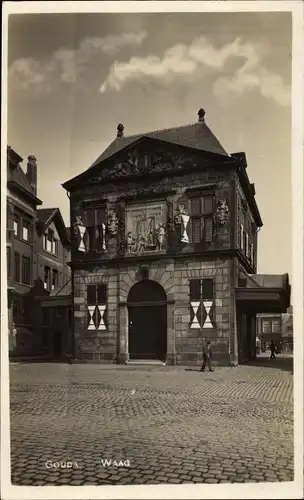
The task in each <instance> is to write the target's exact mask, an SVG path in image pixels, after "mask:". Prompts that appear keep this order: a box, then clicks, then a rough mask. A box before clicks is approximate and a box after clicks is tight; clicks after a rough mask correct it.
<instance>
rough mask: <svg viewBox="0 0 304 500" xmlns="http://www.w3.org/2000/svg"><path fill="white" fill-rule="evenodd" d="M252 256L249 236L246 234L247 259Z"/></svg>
mask: <svg viewBox="0 0 304 500" xmlns="http://www.w3.org/2000/svg"><path fill="white" fill-rule="evenodd" d="M249 256H250V253H249V235H248V233H246V257H249Z"/></svg>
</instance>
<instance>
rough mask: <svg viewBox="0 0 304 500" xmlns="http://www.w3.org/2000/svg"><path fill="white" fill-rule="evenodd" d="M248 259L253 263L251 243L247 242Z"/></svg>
mask: <svg viewBox="0 0 304 500" xmlns="http://www.w3.org/2000/svg"><path fill="white" fill-rule="evenodd" d="M249 259H250V262H251V263H252V264H253V244H252V243H250V244H249Z"/></svg>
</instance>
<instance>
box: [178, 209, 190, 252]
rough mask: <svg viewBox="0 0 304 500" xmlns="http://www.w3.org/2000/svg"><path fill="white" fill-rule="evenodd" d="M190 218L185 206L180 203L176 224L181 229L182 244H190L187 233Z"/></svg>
mask: <svg viewBox="0 0 304 500" xmlns="http://www.w3.org/2000/svg"><path fill="white" fill-rule="evenodd" d="M189 220H190V217H189V215H188V214H187V210H186V208H185V205H184V204H182V203H180V204H179V205H177V214H176V216H175V224H176V225H177V226H180V228H181V242H182V243H189V236H188V233H187V226H188V224H189Z"/></svg>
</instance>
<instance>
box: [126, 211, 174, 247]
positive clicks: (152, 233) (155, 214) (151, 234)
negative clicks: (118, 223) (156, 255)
mask: <svg viewBox="0 0 304 500" xmlns="http://www.w3.org/2000/svg"><path fill="white" fill-rule="evenodd" d="M167 212H168V207H167V203H166V202H165V201H159V202H148V203H145V204H134V205H129V206H128V207H127V209H126V250H127V253H128V254H139V253H142V252H151V251H152V252H153V251H155V250H165V248H166V242H167Z"/></svg>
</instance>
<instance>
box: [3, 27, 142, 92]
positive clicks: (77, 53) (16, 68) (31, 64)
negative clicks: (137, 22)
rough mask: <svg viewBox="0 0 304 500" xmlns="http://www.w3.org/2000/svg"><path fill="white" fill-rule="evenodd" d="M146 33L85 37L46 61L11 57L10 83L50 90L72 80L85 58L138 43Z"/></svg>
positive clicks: (83, 66) (84, 63)
mask: <svg viewBox="0 0 304 500" xmlns="http://www.w3.org/2000/svg"><path fill="white" fill-rule="evenodd" d="M146 37H147V33H146V32H145V31H141V32H138V33H121V34H118V35H110V36H106V37H103V38H99V37H95V38H85V39H84V40H82V42H81V43H80V45H79V47H78V48H77V49H75V50H74V49H59V50H56V51H55V52H53V53H52V54H51V57H50V58H49V59H48V60H47V61H39V60H36V59H31V58H22V59H17V60H15V61H14V62H13V63H12V64H11V66H10V68H9V79H10V84H11V85H13V86H17V87H18V88H20V89H23V90H26V89H28V88H31V89H34V88H35V89H37V90H38V89H39V90H42V91H48V90H51V89H52V87H53V86H54V85H56V84H57V85H58V84H60V83H61V82H63V83H66V84H73V83H74V82H75V81H76V80H77V77H78V76H79V74H80V73H81V72H82V71H83V70H84V69H85V68H86V65H87V63H88V61H89V59H90V58H91V57H93V56H96V55H98V54H100V53H103V54H106V55H108V56H110V55H113V54H115V53H117V52H118V51H120V50H121V49H123V48H124V47H127V46H131V47H138V46H140V45H142V43H143V42H144V40H145V38H146Z"/></svg>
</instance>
